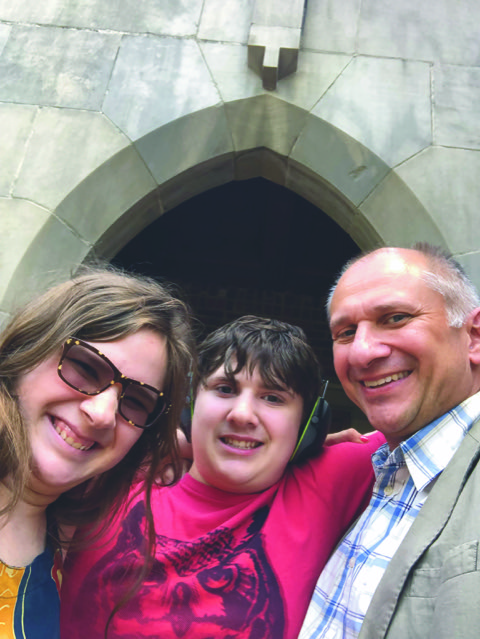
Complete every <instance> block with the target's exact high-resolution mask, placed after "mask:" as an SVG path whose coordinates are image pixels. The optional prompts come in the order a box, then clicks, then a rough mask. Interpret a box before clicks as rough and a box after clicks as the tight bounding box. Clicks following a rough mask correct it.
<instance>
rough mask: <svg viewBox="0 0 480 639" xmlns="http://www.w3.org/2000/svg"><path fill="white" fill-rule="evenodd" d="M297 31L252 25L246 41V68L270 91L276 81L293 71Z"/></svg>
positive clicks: (298, 35) (295, 57)
mask: <svg viewBox="0 0 480 639" xmlns="http://www.w3.org/2000/svg"><path fill="white" fill-rule="evenodd" d="M300 35H301V30H300V29H290V28H288V27H272V26H263V25H256V24H252V28H251V29H250V36H249V38H248V66H249V68H250V69H252V70H253V71H255V72H256V73H257V75H259V76H260V77H261V78H262V84H263V87H264V89H268V90H270V91H273V90H274V89H275V88H276V86H277V81H278V80H281V79H282V78H285V77H286V76H288V75H290V74H291V73H294V72H295V71H296V70H297V63H298V49H299V46H300Z"/></svg>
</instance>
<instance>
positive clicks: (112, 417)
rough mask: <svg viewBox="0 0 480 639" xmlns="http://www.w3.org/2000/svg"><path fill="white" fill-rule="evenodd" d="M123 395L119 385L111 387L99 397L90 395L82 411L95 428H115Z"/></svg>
mask: <svg viewBox="0 0 480 639" xmlns="http://www.w3.org/2000/svg"><path fill="white" fill-rule="evenodd" d="M120 393H121V388H120V386H119V385H117V384H115V385H114V386H109V387H108V388H107V389H106V390H104V391H102V392H101V393H99V394H98V395H89V396H88V397H85V399H84V400H83V401H82V403H81V410H82V411H83V412H84V414H85V415H86V416H87V418H88V420H89V422H90V424H91V426H93V427H94V428H114V427H115V423H116V419H117V411H118V402H119V397H120Z"/></svg>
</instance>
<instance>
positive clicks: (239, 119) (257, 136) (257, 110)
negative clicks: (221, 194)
mask: <svg viewBox="0 0 480 639" xmlns="http://www.w3.org/2000/svg"><path fill="white" fill-rule="evenodd" d="M225 108H226V111H227V119H228V122H229V125H230V130H231V133H232V137H233V144H234V147H235V150H236V151H245V150H247V149H254V148H257V147H267V148H269V149H270V150H272V151H274V152H276V153H279V154H280V155H285V156H287V155H289V154H290V151H291V149H292V147H293V145H294V143H295V140H296V139H297V137H298V135H299V132H300V131H301V130H302V129H303V127H304V124H305V120H306V118H307V114H306V112H305V111H304V110H303V109H299V108H298V107H295V106H293V105H291V104H288V103H287V102H284V101H283V100H279V99H278V98H277V97H275V96H274V95H271V94H265V95H259V96H256V97H253V98H251V99H249V100H238V101H235V102H229V103H228V104H226V105H225Z"/></svg>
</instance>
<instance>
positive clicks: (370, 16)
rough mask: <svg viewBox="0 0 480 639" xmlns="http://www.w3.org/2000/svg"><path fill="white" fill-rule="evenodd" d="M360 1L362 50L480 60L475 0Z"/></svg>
mask: <svg viewBox="0 0 480 639" xmlns="http://www.w3.org/2000/svg"><path fill="white" fill-rule="evenodd" d="M332 1H333V0H332ZM342 5H343V3H342ZM361 6H362V9H361V19H360V26H359V32H358V52H359V53H361V54H366V55H372V56H386V57H393V58H402V59H404V60H412V59H413V60H425V61H441V62H446V63H449V64H461V65H467V66H475V65H478V64H479V63H480V47H479V46H478V43H479V42H480V20H479V19H478V18H479V5H478V2H477V0H462V2H455V1H454V0H425V1H424V2H418V0H402V2H398V0H382V2H378V0H363V2H362V5H361Z"/></svg>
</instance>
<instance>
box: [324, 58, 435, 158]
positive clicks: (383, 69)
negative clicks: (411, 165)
mask: <svg viewBox="0 0 480 639" xmlns="http://www.w3.org/2000/svg"><path fill="white" fill-rule="evenodd" d="M313 113H314V114H315V115H318V116H319V117H321V118H322V119H324V120H326V121H328V122H330V123H331V124H333V125H334V126H336V127H337V128H339V129H340V130H342V131H344V132H345V133H347V134H348V135H350V136H352V137H353V138H355V139H356V140H358V141H359V142H361V143H362V144H364V145H365V146H366V147H367V148H369V149H370V150H371V151H373V152H374V153H376V154H377V155H378V156H379V157H380V158H382V160H383V161H384V162H386V163H387V164H388V165H389V166H395V165H396V164H398V163H400V162H402V161H403V160H405V159H406V158H408V157H410V156H412V155H414V154H415V153H418V151H420V150H422V149H424V148H425V147H426V146H428V145H429V144H431V140H432V125H431V106H430V67H429V65H428V64H425V63H422V62H405V61H400V60H376V59H373V58H363V57H359V58H354V59H353V60H352V61H351V63H350V64H349V65H348V67H347V68H346V69H345V70H344V72H343V73H342V75H341V76H340V78H339V79H338V80H337V81H336V82H335V83H334V84H333V86H332V87H331V89H330V90H329V91H328V92H327V93H326V94H325V95H324V97H323V98H322V99H321V100H320V101H319V103H318V105H317V106H316V107H315V108H314V109H313Z"/></svg>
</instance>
